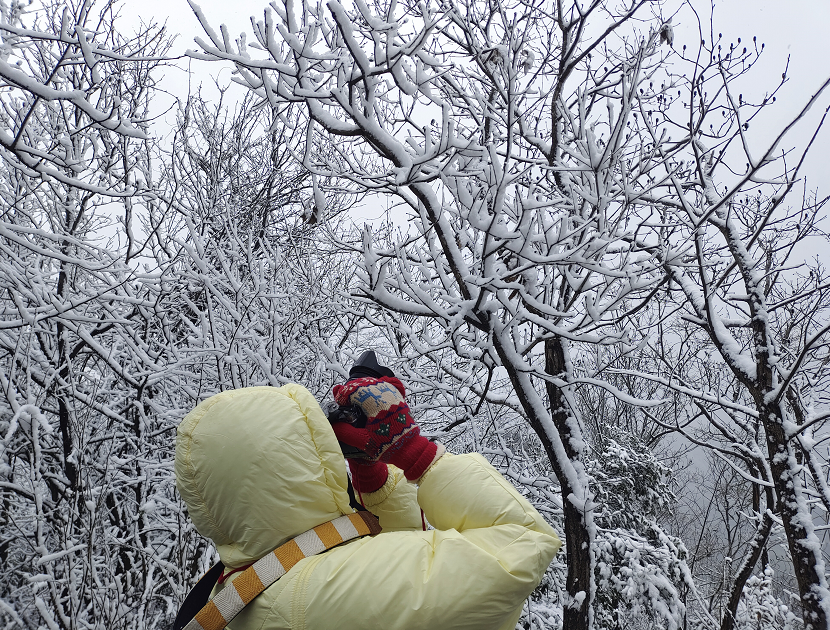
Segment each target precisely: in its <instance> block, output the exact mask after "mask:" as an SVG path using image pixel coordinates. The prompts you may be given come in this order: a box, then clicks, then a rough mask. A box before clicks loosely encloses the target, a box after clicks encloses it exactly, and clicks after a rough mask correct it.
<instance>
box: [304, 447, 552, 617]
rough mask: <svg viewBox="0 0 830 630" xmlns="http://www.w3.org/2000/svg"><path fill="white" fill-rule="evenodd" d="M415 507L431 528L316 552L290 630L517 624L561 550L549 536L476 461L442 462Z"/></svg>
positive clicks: (514, 494) (512, 493) (496, 475)
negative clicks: (294, 625) (297, 628)
mask: <svg viewBox="0 0 830 630" xmlns="http://www.w3.org/2000/svg"><path fill="white" fill-rule="evenodd" d="M401 486H403V487H407V486H409V487H412V484H404V483H401V484H397V485H396V488H398V487H401ZM390 498H391V495H390ZM418 500H419V501H420V504H421V507H422V508H423V509H424V512H425V514H426V516H427V519H429V521H430V523H432V524H433V525H434V526H435V527H436V529H434V530H430V531H426V532H424V531H414V532H413V531H408V532H407V531H398V532H394V531H393V532H385V533H382V534H380V535H378V536H375V537H374V538H364V539H361V540H360V541H358V542H355V543H353V544H349V545H344V546H343V547H342V548H339V549H335V550H332V551H331V552H329V553H328V554H324V555H323V556H322V557H321V559H320V562H319V565H318V566H317V567H315V569H314V572H313V575H311V576H310V577H309V580H308V583H307V585H306V586H304V587H303V589H302V591H298V592H301V598H302V601H301V602H300V603H299V605H297V606H296V607H295V609H296V610H297V611H300V614H299V615H298V618H297V621H298V626H302V627H305V628H307V629H308V630H322V629H323V628H332V627H339V628H361V630H411V629H412V628H453V630H507V629H508V628H509V629H511V630H512V628H514V627H515V623H516V619H517V618H518V616H519V614H520V613H521V609H522V604H523V603H524V600H525V599H526V598H527V596H528V595H529V594H530V593H531V591H533V589H534V588H535V587H536V585H537V584H538V583H539V581H540V580H541V578H542V576H543V575H544V572H545V570H546V569H547V567H548V565H549V564H550V562H551V560H552V559H553V556H554V555H555V554H556V552H557V551H558V550H559V548H560V546H561V543H560V541H559V538H558V536H557V535H556V532H554V530H553V529H552V528H551V527H550V525H548V524H547V523H546V522H545V520H544V519H543V518H542V517H541V515H540V514H539V513H538V512H537V511H536V510H535V509H534V508H533V507H532V506H531V505H530V504H529V503H528V502H527V501H526V500H525V499H524V498H523V497H522V496H521V495H520V494H519V493H518V492H517V491H516V490H515V489H514V488H513V487H512V486H511V485H510V483H508V482H507V481H506V480H505V479H504V478H503V477H502V476H501V475H500V474H499V473H498V472H497V471H496V470H495V469H494V468H493V467H492V466H491V465H490V464H489V463H488V462H487V461H486V460H485V459H484V458H483V457H481V456H480V455H451V456H450V455H445V456H443V457H441V458H440V459H439V460H438V461H437V462H436V463H435V465H434V466H433V467H432V468H431V469H430V470H429V471H427V473H426V474H425V475H424V477H423V478H422V479H421V485H420V488H419V490H418ZM300 617H302V619H301V620H300ZM293 621H294V620H293V618H292V623H293Z"/></svg>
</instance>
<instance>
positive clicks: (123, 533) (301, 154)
mask: <svg viewBox="0 0 830 630" xmlns="http://www.w3.org/2000/svg"><path fill="white" fill-rule="evenodd" d="M231 5H232V3H228V4H227V5H226V7H228V10H231V9H230V7H231ZM191 8H192V10H193V14H194V18H193V19H194V20H198V22H199V24H200V25H201V29H202V32H203V34H202V37H201V38H200V39H198V40H197V42H196V43H193V44H192V45H191V50H190V51H188V53H187V56H186V58H184V59H179V58H174V56H172V55H171V54H170V50H171V46H172V42H173V37H174V35H175V32H174V28H172V27H171V25H168V26H167V27H164V26H160V25H158V24H155V23H153V22H147V23H144V24H141V25H138V26H136V25H135V24H132V23H130V24H128V23H126V22H125V21H123V20H122V19H121V18H120V17H119V5H118V3H117V2H115V1H114V0H66V1H63V0H34V2H33V3H28V4H26V3H23V4H22V3H19V2H18V1H17V0H14V1H12V2H11V3H9V2H8V1H6V0H4V1H2V2H0V14H2V15H0V40H2V44H1V45H0V88H2V89H0V389H1V390H2V393H1V394H0V627H2V628H5V629H12V628H14V629H17V628H20V629H31V630H35V629H40V628H48V629H49V630H58V629H60V630H80V629H101V630H104V629H106V630H122V629H123V630H140V629H144V628H168V627H169V626H170V625H171V624H172V621H173V618H174V617H175V615H176V612H177V610H178V608H179V606H180V604H181V602H182V600H183V598H184V596H185V595H186V594H187V592H188V591H189V589H190V588H191V587H192V586H193V584H194V583H195V582H196V580H197V579H198V578H199V577H200V576H201V575H202V574H203V573H204V572H205V571H206V570H207V568H208V567H209V566H210V565H211V564H212V563H213V562H214V552H213V549H212V547H211V546H210V544H209V541H206V540H204V539H203V538H201V537H200V536H199V535H198V533H197V532H196V531H195V529H194V528H193V525H192V523H191V522H190V520H189V519H188V515H187V513H186V510H185V508H184V505H183V503H182V501H181V499H180V497H179V496H178V494H177V492H176V486H175V478H174V474H173V451H174V446H175V444H174V442H175V434H176V427H177V425H178V423H179V422H180V421H181V419H182V418H183V417H184V415H185V414H186V413H187V412H189V411H190V410H191V409H193V408H194V407H195V406H196V404H197V403H198V402H199V401H201V400H204V399H205V398H207V397H209V396H211V395H213V394H215V393H217V392H220V391H224V390H229V389H235V388H240V387H247V386H253V385H271V386H280V385H283V384H285V383H289V382H296V383H301V384H302V385H304V386H305V387H306V388H308V389H309V390H310V391H311V392H312V393H313V394H314V395H315V397H316V398H317V399H318V400H319V401H320V402H321V403H324V402H328V401H330V400H331V388H332V386H333V385H334V384H336V383H341V382H343V381H344V380H345V378H346V377H347V374H348V369H349V367H350V366H351V364H352V363H353V361H354V360H355V358H356V357H357V356H359V354H360V353H361V352H362V351H363V350H365V349H368V348H371V349H374V350H375V351H376V352H377V353H378V356H379V357H380V359H381V361H382V362H383V363H384V364H386V365H388V366H390V367H392V369H394V371H395V373H396V374H398V375H399V376H400V378H401V379H402V380H403V381H404V382H405V383H406V386H407V389H408V391H409V392H410V394H409V396H408V400H409V404H410V405H411V407H412V409H413V413H414V415H415V417H416V419H417V421H418V422H419V423H420V424H421V426H422V430H423V432H424V434H426V435H427V436H428V437H431V438H435V439H438V440H440V441H441V442H442V443H444V444H445V445H446V446H447V448H448V449H449V450H450V451H452V452H455V453H463V452H470V451H476V452H479V453H481V454H483V455H484V456H485V457H487V458H488V459H489V460H490V461H491V463H492V464H493V465H494V466H495V467H496V468H497V469H498V470H499V471H500V472H501V473H502V474H503V475H504V476H505V477H506V478H507V479H509V480H510V481H511V482H512V483H513V484H514V485H515V487H516V488H517V489H518V490H519V492H520V493H521V494H523V495H524V496H525V497H526V498H527V499H528V500H529V501H530V502H531V503H532V504H533V505H534V506H535V507H536V508H537V509H538V510H539V512H540V513H541V514H542V515H543V516H544V517H545V518H546V519H548V521H549V522H550V523H551V524H552V525H553V526H554V528H555V529H556V530H557V532H559V533H560V535H561V537H562V539H563V541H564V546H563V550H562V551H561V552H560V553H559V554H558V555H557V557H556V558H555V560H554V562H553V563H552V564H551V565H550V567H549V569H548V571H547V573H546V576H545V578H544V579H543V581H542V583H541V584H540V585H539V586H538V588H536V590H535V591H534V592H533V594H532V596H531V597H530V598H529V599H528V600H527V602H526V604H525V607H524V611H523V613H522V618H521V620H520V623H519V625H518V626H517V628H520V629H524V630H531V629H543V628H544V629H548V628H550V629H558V628H563V629H565V630H589V629H596V630H627V629H631V630H640V629H643V630H644V629H649V628H666V629H672V630H674V629H682V630H716V629H719V630H750V629H753V630H767V629H770V630H772V629H775V630H785V629H786V630H808V629H812V630H820V629H821V630H826V629H828V628H830V590H828V577H827V567H826V566H825V558H826V557H827V555H828V553H830V477H829V476H828V475H830V395H829V394H828V391H830V347H828V343H830V336H828V331H830V271H828V269H827V268H826V266H825V265H824V264H823V262H822V260H821V259H820V257H817V256H816V255H815V252H817V251H818V252H821V251H824V252H826V251H828V250H827V246H828V238H829V237H828V233H827V222H826V219H825V217H824V212H825V211H826V202H827V197H826V196H822V192H821V190H820V189H818V188H817V187H816V183H815V182H812V181H807V179H806V178H805V176H804V164H805V163H806V162H807V159H808V156H810V155H813V154H815V153H817V152H822V151H824V152H826V148H827V146H828V145H827V135H826V133H825V134H824V135H823V141H822V135H821V134H822V133H823V130H822V126H823V124H824V123H825V116H826V115H827V112H828V109H830V90H828V89H827V87H828V84H830V79H827V78H826V77H822V76H817V77H816V83H815V85H814V86H810V94H812V95H813V96H812V97H811V98H809V100H806V101H805V102H797V103H790V104H789V105H788V107H789V108H790V109H789V110H788V111H792V115H791V116H790V117H789V119H788V121H787V122H785V123H784V124H783V125H780V128H776V129H774V130H773V133H770V131H769V130H768V129H767V130H766V132H767V133H766V135H765V136H764V137H763V140H759V139H758V136H756V135H754V134H757V133H758V131H760V129H759V125H756V121H758V120H763V116H764V114H765V112H766V111H767V110H768V108H771V107H776V106H778V105H780V102H781V100H782V99H779V98H777V97H778V96H779V95H780V91H781V89H782V86H784V85H785V84H786V83H787V81H788V77H787V74H786V71H785V72H784V74H782V75H781V76H780V77H779V76H778V75H769V74H761V75H758V74H757V71H756V63H758V61H759V59H761V58H763V56H764V55H766V54H768V50H769V45H768V42H767V43H765V42H762V41H760V39H759V38H755V37H753V36H752V34H751V33H746V34H745V36H743V37H742V39H741V38H737V39H735V40H733V41H728V39H727V38H726V37H724V36H723V35H720V34H719V32H720V31H719V29H720V28H721V27H720V25H719V24H718V21H717V20H718V17H717V13H716V12H713V7H712V5H711V4H709V3H708V2H703V1H702V0H691V1H690V2H689V3H681V2H675V3H674V4H671V3H670V2H668V1H666V2H661V1H659V0H372V1H371V2H370V1H369V0H328V1H327V2H324V3H317V2H311V1H309V0H275V2H272V3H271V4H270V5H269V6H266V2H265V0H263V7H262V12H261V13H260V14H259V15H258V16H254V17H253V18H252V19H251V22H250V25H249V26H250V28H249V30H248V32H246V33H241V34H238V33H231V32H229V30H228V29H227V28H225V27H221V26H220V25H221V24H222V22H223V19H224V18H223V15H222V13H221V11H217V10H214V9H211V10H210V11H208V10H207V9H205V10H202V9H201V8H200V7H199V6H197V5H196V4H195V3H193V2H191ZM681 19H682V20H683V21H684V22H685V24H686V25H687V26H688V25H689V24H693V31H694V33H695V36H694V37H693V38H685V39H684V38H681V37H680V36H679V31H678V34H677V36H676V31H677V29H676V25H677V24H678V21H679V20H681ZM173 26H174V25H173ZM682 39H684V40H682ZM686 39H687V40H688V41H685V40H686ZM191 62H192V63H196V62H199V63H201V64H203V65H204V66H206V67H208V69H209V71H211V72H216V73H218V72H219V70H220V69H224V70H225V73H226V75H227V74H228V70H229V69H231V70H232V71H233V75H232V81H233V85H232V87H230V88H223V89H221V90H219V92H218V94H219V96H217V97H214V96H212V95H211V96H207V94H206V93H205V95H203V94H202V92H201V91H200V90H199V89H198V88H197V87H194V88H193V89H191V91H190V94H189V96H188V97H187V98H184V99H178V100H177V101H176V102H175V104H174V105H173V106H172V108H171V109H172V114H171V115H172V116H173V118H172V119H174V120H175V121H176V122H175V126H174V128H170V126H169V125H168V124H167V123H165V122H164V121H165V120H171V118H170V117H168V118H162V117H161V116H160V109H161V106H160V105H159V103H160V102H162V101H164V102H166V101H165V99H168V100H169V94H167V93H166V92H165V91H164V90H163V88H162V87H161V86H160V81H161V78H162V77H163V76H164V74H165V72H167V71H168V70H170V69H171V68H172V67H173V66H176V65H178V66H187V64H188V63H191ZM816 112H818V115H817V116H816V115H815V114H816ZM808 115H812V118H810V119H809V124H810V125H812V126H811V128H810V130H809V133H807V134H806V135H802V136H799V137H798V141H797V142H796V138H795V136H793V134H792V133H791V132H792V130H793V129H795V128H796V127H797V126H798V125H802V126H803V123H805V122H807V118H808ZM825 194H826V191H825ZM810 252H813V253H810Z"/></svg>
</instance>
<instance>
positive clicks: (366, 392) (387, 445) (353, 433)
mask: <svg viewBox="0 0 830 630" xmlns="http://www.w3.org/2000/svg"><path fill="white" fill-rule="evenodd" d="M333 392H334V400H335V401H336V402H337V404H338V405H349V404H353V405H359V406H360V408H361V409H363V413H365V414H366V418H367V422H366V426H365V428H362V429H361V428H359V427H356V426H354V425H351V424H348V423H347V422H338V423H336V424H334V425H332V428H333V429H334V433H335V435H336V436H337V439H338V440H340V441H341V442H343V443H344V444H348V445H349V446H354V447H355V448H359V449H360V450H361V451H363V452H364V453H366V454H367V455H368V456H369V459H371V460H374V461H381V462H386V463H389V464H394V465H395V466H397V467H398V468H400V469H402V470H403V472H404V474H405V475H406V478H407V479H409V480H410V481H413V480H416V479H419V478H420V477H421V475H423V474H424V473H425V472H426V471H427V468H429V467H430V466H431V465H432V463H433V462H434V461H435V460H436V459H437V456H438V455H439V452H438V451H439V448H438V446H437V445H436V444H434V443H432V442H430V441H429V440H428V439H426V438H425V437H424V436H423V435H421V430H420V428H419V427H418V425H417V424H415V422H414V421H413V420H412V416H411V415H410V413H409V405H407V404H406V401H405V400H404V396H405V395H406V390H405V389H404V386H403V383H401V382H400V380H398V379H397V378H395V377H390V376H384V377H382V378H371V377H366V378H358V379H354V380H351V381H349V382H348V383H346V384H345V385H335V386H334V390H333ZM440 450H441V451H442V452H443V448H442V449H440ZM354 470H355V469H354V468H352V472H354ZM384 481H385V480H384Z"/></svg>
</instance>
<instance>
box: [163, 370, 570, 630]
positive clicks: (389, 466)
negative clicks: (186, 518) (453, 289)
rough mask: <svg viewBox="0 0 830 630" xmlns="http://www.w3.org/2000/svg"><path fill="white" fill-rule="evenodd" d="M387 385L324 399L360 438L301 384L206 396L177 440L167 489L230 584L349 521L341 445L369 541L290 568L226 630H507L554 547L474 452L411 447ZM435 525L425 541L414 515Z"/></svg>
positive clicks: (400, 404) (354, 385) (410, 426)
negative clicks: (376, 527)
mask: <svg viewBox="0 0 830 630" xmlns="http://www.w3.org/2000/svg"><path fill="white" fill-rule="evenodd" d="M404 395H405V390H404V388H403V385H402V384H401V383H400V381H398V379H395V378H389V377H383V378H380V379H376V378H368V379H367V378H364V379H357V380H352V381H350V382H349V383H347V384H346V385H345V386H338V387H336V388H335V399H336V400H337V401H338V402H339V403H340V404H348V403H353V404H358V405H360V406H361V407H362V409H363V411H364V412H365V414H366V416H367V422H366V425H365V427H356V426H352V425H347V424H346V423H338V424H335V425H334V427H332V425H330V424H329V422H328V420H327V418H326V416H325V414H324V413H323V411H322V409H321V408H320V406H319V404H318V403H317V401H316V400H315V399H314V398H313V397H312V396H311V394H310V393H309V392H308V391H307V390H306V389H304V388H303V387H302V386H300V385H295V384H290V385H285V386H283V387H279V388H274V387H250V388H245V389H239V390H234V391H229V392H224V393H221V394H217V395H215V396H213V397H211V398H209V399H207V400H205V401H204V402H202V403H201V404H200V405H199V406H198V407H196V409H194V410H193V411H191V412H190V413H189V414H188V415H187V416H186V417H185V419H184V420H183V421H182V423H181V425H180V426H179V429H178V435H177V441H176V460H175V469H176V481H177V485H178V488H179V492H180V493H181V496H182V497H183V499H184V501H185V503H186V504H187V508H188V510H189V513H190V517H191V518H192V519H193V522H194V524H195V526H196V528H197V530H198V531H199V532H200V533H201V534H202V535H204V536H206V537H208V538H210V539H211V540H212V541H213V543H214V544H215V546H216V549H217V551H218V552H219V557H220V559H221V560H222V562H223V563H224V565H225V567H226V568H225V574H226V575H227V576H228V577H227V579H226V580H225V581H224V582H223V584H222V585H220V586H217V588H216V589H215V590H216V591H218V590H221V589H222V588H225V587H226V586H227V584H228V583H229V582H232V581H233V580H234V578H235V577H237V576H238V575H241V573H234V570H235V569H240V568H243V567H246V566H248V565H250V564H251V563H252V562H254V561H256V560H257V559H259V558H261V557H263V556H265V555H266V554H268V553H269V552H271V551H272V550H273V549H275V548H277V547H278V546H279V545H281V544H283V543H285V542H286V541H288V540H290V539H291V538H293V537H295V536H297V535H298V534H301V533H302V532H305V531H306V530H309V529H311V528H313V527H315V526H317V525H320V524H322V523H325V522H327V521H330V520H332V519H335V518H337V517H339V516H341V515H344V514H349V513H352V512H353V510H352V508H351V507H350V505H349V497H348V493H347V485H348V480H347V472H346V465H345V460H344V457H343V454H342V451H341V447H340V445H339V443H338V438H339V440H340V442H343V443H346V444H350V445H351V446H354V447H357V448H359V449H361V451H363V453H365V455H364V456H363V458H362V459H360V460H349V463H350V466H351V469H352V481H353V483H354V486H355V489H356V490H357V491H358V493H359V495H360V499H361V502H362V503H363V505H364V506H365V507H366V508H367V509H368V510H370V511H371V512H372V513H374V514H375V515H376V516H377V517H378V519H379V521H380V525H381V526H382V528H383V533H381V534H379V535H377V536H374V537H365V538H359V539H356V540H353V541H351V542H348V543H344V544H342V545H340V546H338V547H335V548H333V549H330V550H329V551H326V552H324V553H321V554H319V555H314V556H311V557H308V558H305V559H304V560H301V561H300V562H299V563H298V564H296V565H295V566H294V567H293V568H292V569H291V570H290V571H288V573H286V574H285V575H284V576H283V577H281V578H280V579H278V580H277V581H276V582H274V583H273V584H272V585H271V586H270V587H268V588H266V589H265V590H264V592H262V593H261V594H260V595H258V596H257V597H255V598H254V599H253V600H252V601H251V602H250V603H248V604H247V605H246V606H245V607H244V609H243V610H242V611H241V612H240V613H239V614H238V615H237V616H236V617H235V618H234V619H233V621H232V622H231V623H230V624H229V625H228V628H230V629H231V630H282V629H289V628H290V629H292V630H329V629H334V628H337V629H341V630H349V629H360V630H372V629H376V630H407V629H408V630H416V629H417V630H421V629H463V628H469V629H470V630H488V629H492V630H513V629H514V628H515V625H516V622H517V620H518V618H519V616H520V614H521V610H522V604H523V602H524V600H525V599H526V598H527V596H528V595H529V594H530V593H531V591H532V590H533V589H534V588H535V587H536V585H537V584H538V583H539V581H540V580H541V578H542V576H543V574H544V572H545V570H546V568H547V567H548V565H549V564H550V562H551V560H552V559H553V556H554V555H555V554H556V552H557V551H558V550H559V548H560V546H561V543H560V541H559V538H558V537H557V535H556V533H555V532H554V530H553V529H552V528H551V527H550V525H548V524H547V523H546V522H545V520H544V519H543V518H542V517H541V515H540V514H539V513H538V512H537V511H536V510H535V509H534V508H533V507H532V506H531V505H530V504H529V503H528V502H527V500H525V499H524V498H523V497H522V496H521V495H520V494H519V493H518V492H516V490H515V489H514V488H513V487H512V486H511V484H510V483H509V482H507V481H506V480H505V479H504V478H503V477H502V476H501V475H500V474H499V473H498V472H497V471H496V470H495V469H494V468H493V467H492V466H491V465H490V464H489V463H488V462H487V461H486V460H485V459H484V458H483V457H481V456H480V455H478V454H466V455H451V454H450V453H446V452H444V448H443V447H442V446H441V445H438V444H435V443H433V442H430V441H429V440H427V439H426V438H424V437H423V436H421V435H420V432H419V429H418V426H417V425H416V424H415V423H414V422H413V421H412V418H411V416H410V414H409V408H408V406H407V405H406V402H405V398H404ZM421 510H423V514H424V515H425V516H426V518H427V519H428V521H429V523H430V524H431V525H432V526H433V527H434V529H430V530H428V531H424V529H423V527H422V515H421Z"/></svg>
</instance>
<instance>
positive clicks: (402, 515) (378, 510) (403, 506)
mask: <svg viewBox="0 0 830 630" xmlns="http://www.w3.org/2000/svg"><path fill="white" fill-rule="evenodd" d="M417 491H418V489H417V488H416V487H415V486H414V485H413V484H411V483H408V482H407V480H406V477H404V474H403V471H402V470H401V469H400V468H397V467H396V466H392V465H391V464H389V477H387V479H386V483H385V484H383V486H382V487H381V488H380V489H379V490H376V491H375V492H367V493H364V494H361V495H357V494H356V495H355V496H357V498H358V501H360V502H362V504H363V506H364V507H365V508H366V509H368V510H369V511H370V512H371V513H372V514H374V515H375V516H377V517H378V521H380V526H381V527H382V528H383V531H384V532H402V531H414V530H420V529H421V528H422V525H421V508H420V507H419V506H418V500H417Z"/></svg>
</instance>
